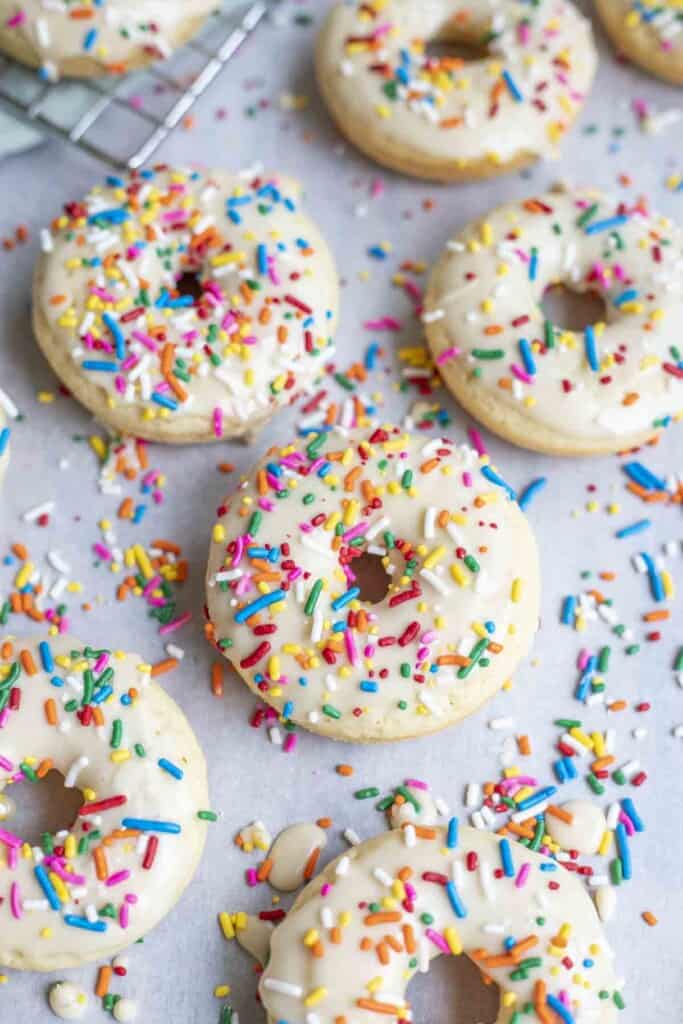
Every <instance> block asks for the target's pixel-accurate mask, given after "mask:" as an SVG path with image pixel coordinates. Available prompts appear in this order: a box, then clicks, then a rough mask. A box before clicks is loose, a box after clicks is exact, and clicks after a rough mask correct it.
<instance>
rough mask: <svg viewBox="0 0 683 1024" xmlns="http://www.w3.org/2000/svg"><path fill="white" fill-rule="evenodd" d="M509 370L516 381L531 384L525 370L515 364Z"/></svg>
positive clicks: (530, 378) (531, 380) (532, 380)
mask: <svg viewBox="0 0 683 1024" xmlns="http://www.w3.org/2000/svg"><path fill="white" fill-rule="evenodd" d="M510 369H511V370H512V376H513V377H516V378H517V380H521V381H524V383H525V384H533V382H534V378H533V377H532V376H531V375H530V374H528V373H527V372H526V370H523V369H522V367H521V366H518V365H517V363H512V364H511V366H510ZM480 454H481V453H480Z"/></svg>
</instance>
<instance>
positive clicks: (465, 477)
mask: <svg viewBox="0 0 683 1024" xmlns="http://www.w3.org/2000/svg"><path fill="white" fill-rule="evenodd" d="M462 482H463V483H464V485H465V487H471V486H472V474H471V473H469V472H468V471H467V470H465V471H464V473H463V474H462Z"/></svg>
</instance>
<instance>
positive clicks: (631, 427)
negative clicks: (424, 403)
mask: <svg viewBox="0 0 683 1024" xmlns="http://www.w3.org/2000/svg"><path fill="white" fill-rule="evenodd" d="M682 270H683V235H682V234H681V232H680V230H678V229H677V228H676V227H675V226H674V225H673V224H671V223H670V222H669V221H667V220H666V219H664V218H663V217H660V216H658V215H657V214H655V213H651V212H649V211H648V210H647V209H645V208H644V207H643V206H640V205H639V206H635V207H630V206H627V205H626V204H625V203H616V202H614V201H611V200H609V199H607V198H605V197H603V196H601V195H600V194H598V193H595V192H588V191H586V192H570V193H566V194H565V193H552V194H548V195H543V196H541V197H539V198H532V199H527V200H524V201H518V202H514V203H509V204H507V205H505V206H501V207H499V208H498V209H496V210H494V211H493V212H492V213H490V214H489V215H487V216H486V217H485V218H484V219H483V220H481V221H478V222H476V223H474V224H471V225H470V226H468V227H467V228H466V229H465V230H464V231H462V232H461V233H460V234H458V235H456V236H455V237H454V239H453V240H452V241H451V242H449V243H448V245H447V248H446V250H445V252H444V253H443V255H442V256H441V258H440V259H439V261H438V262H437V264H436V266H435V268H434V270H433V272H432V277H431V280H430V284H429V288H428V293H427V298H426V311H425V313H424V321H425V324H426V330H427V335H428V338H429V341H430V345H431V348H432V351H433V354H434V357H435V360H436V363H437V365H438V367H439V369H440V371H441V373H442V374H443V376H444V378H445V380H446V383H447V384H449V386H451V387H452V389H453V390H454V392H455V394H456V396H457V397H458V399H459V400H460V401H461V402H462V403H463V404H464V405H465V406H466V407H468V408H471V410H472V411H473V413H474V414H475V415H478V416H479V417H480V418H482V419H484V420H485V422H487V423H488V425H489V426H490V427H491V428H492V429H496V430H499V431H500V432H501V433H504V434H505V435H506V436H508V437H510V438H511V439H512V438H513V439H514V440H515V441H516V442H517V443H519V444H528V445H529V446H530V447H536V446H538V447H541V448H543V447H545V448H550V449H552V446H553V444H556V445H557V446H559V447H561V446H562V445H566V446H567V447H568V448H569V449H570V450H575V451H577V452H580V451H581V449H582V446H583V448H585V450H587V451H591V450H592V449H593V448H594V447H595V446H597V447H598V448H600V447H602V449H604V450H617V449H619V448H624V447H628V445H629V444H630V443H632V442H633V441H635V440H638V439H639V438H640V439H641V440H642V439H643V438H642V436H641V435H643V434H644V435H645V437H647V435H648V433H650V434H655V433H656V432H657V431H658V430H660V429H661V428H662V427H664V426H666V425H667V424H668V423H669V421H670V419H671V417H672V416H674V415H675V414H677V413H678V412H679V411H680V410H681V409H683V346H682V345H681V325H682V324H683V275H682ZM558 283H560V284H564V285H565V286H566V287H567V288H569V289H570V290H573V291H576V292H592V293H595V294H597V295H598V296H600V298H601V299H603V300H604V306H605V316H604V322H599V323H596V324H589V325H588V326H587V327H586V328H585V330H583V331H578V332H577V331H570V330H564V329H561V328H559V327H557V326H555V325H553V324H552V323H551V322H550V321H549V320H548V319H546V317H545V315H544V312H543V309H542V308H541V300H542V298H543V295H544V293H545V291H546V289H547V288H548V287H549V286H552V285H555V284H558ZM511 416H512V417H513V419H512V420H511V419H510V417H511Z"/></svg>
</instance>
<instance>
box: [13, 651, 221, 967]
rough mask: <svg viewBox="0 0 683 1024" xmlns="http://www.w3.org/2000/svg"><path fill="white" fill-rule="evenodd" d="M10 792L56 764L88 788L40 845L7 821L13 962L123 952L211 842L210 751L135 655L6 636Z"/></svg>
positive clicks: (65, 962) (39, 963) (50, 962)
mask: <svg viewBox="0 0 683 1024" xmlns="http://www.w3.org/2000/svg"><path fill="white" fill-rule="evenodd" d="M0 658H1V661H0V792H2V791H4V792H5V793H6V794H11V797H12V799H11V801H10V810H11V808H12V806H14V805H18V804H19V803H20V801H21V794H22V791H23V790H24V789H25V788H26V787H27V786H31V785H40V781H41V780H42V779H43V778H45V776H46V775H47V774H48V773H49V772H51V771H56V772H59V773H60V774H61V775H62V776H63V777H64V785H65V786H66V787H67V788H72V787H74V788H77V789H79V790H80V792H81V794H82V796H83V801H84V802H83V805H82V806H81V808H80V810H79V812H78V815H77V818H76V820H75V822H74V823H73V824H71V825H70V826H69V825H68V824H67V823H65V827H64V830H63V831H59V832H57V833H56V834H54V835H51V834H49V833H44V834H43V836H42V837H41V841H40V843H39V844H37V845H30V842H29V841H27V839H26V838H24V837H22V836H21V835H19V834H17V833H16V832H15V831H13V828H12V813H10V814H9V816H5V817H4V818H3V820H2V821H0V865H2V871H1V872H0V965H2V966H4V967H15V968H19V969H26V970H34V971H52V970H60V969H62V968H66V967H74V966H76V965H78V964H81V963H83V962H85V961H88V960H95V959H102V958H107V957H111V956H113V955H115V954H116V953H117V952H118V951H119V950H121V949H123V948H124V947H125V946H128V945H130V944H131V943H133V942H136V941H137V940H138V939H139V938H140V937H141V936H142V935H144V934H145V933H146V932H148V931H149V930H150V929H151V928H153V927H154V925H156V924H157V923H158V922H159V921H160V920H161V919H162V918H163V917H164V916H165V915H166V914H167V913H169V911H170V910H171V909H172V907H173V906H174V904H175V903H176V901H177V900H178V899H179V897H180V895H181V893H182V892H183V890H184V888H185V886H186V885H187V884H188V882H189V881H190V879H191V878H192V876H193V874H194V872H195V869H196V867H197V865H198V862H199V858H200V856H201V853H202V849H203V846H204V840H205V834H206V819H207V818H208V817H211V816H212V815H211V812H209V811H206V810H205V808H206V806H207V802H208V791H207V778H206V765H205V762H204V756H203V754H202V752H201V750H200V748H199V745H198V743H197V740H196V739H195V736H194V734H193V732H192V730H191V729H190V726H189V724H188V722H187V720H186V719H185V717H184V715H183V714H182V712H181V710H180V708H179V707H178V706H177V704H175V702H174V701H172V700H171V698H170V697H168V696H167V695H166V693H165V692H164V691H163V690H162V689H161V688H160V687H159V686H157V685H156V684H155V683H154V682H152V681H151V678H150V666H149V665H145V664H143V663H142V662H141V659H140V658H138V657H137V656H136V655H134V654H123V653H122V652H119V651H111V652H110V651H108V650H105V649H95V648H93V647H90V646H84V645H83V644H82V643H80V642H79V641H78V640H75V639H73V637H69V636H60V637H58V638H50V639H46V640H33V639H32V640H26V639H22V640H19V639H8V640H5V641H4V642H3V643H1V644H0Z"/></svg>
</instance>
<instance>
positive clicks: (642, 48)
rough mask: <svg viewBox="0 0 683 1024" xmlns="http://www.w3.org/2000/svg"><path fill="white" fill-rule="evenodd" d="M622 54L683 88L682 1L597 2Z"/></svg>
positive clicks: (613, 39)
mask: <svg viewBox="0 0 683 1024" xmlns="http://www.w3.org/2000/svg"><path fill="white" fill-rule="evenodd" d="M597 8H598V13H599V14H600V17H601V18H602V22H603V24H604V26H605V28H606V29H607V31H608V33H609V35H610V37H611V39H612V41H613V43H614V45H615V46H616V48H617V50H618V51H619V53H623V54H624V55H625V56H626V57H628V58H629V60H632V61H633V63H634V64H638V65H639V66H640V67H641V68H645V70H646V71H650V72H651V73H652V74H653V75H657V77H658V78H663V79H664V80H665V81H667V82H673V84H674V85H683V3H682V2H681V0H597Z"/></svg>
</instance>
